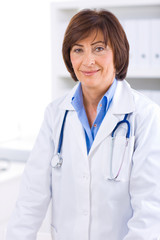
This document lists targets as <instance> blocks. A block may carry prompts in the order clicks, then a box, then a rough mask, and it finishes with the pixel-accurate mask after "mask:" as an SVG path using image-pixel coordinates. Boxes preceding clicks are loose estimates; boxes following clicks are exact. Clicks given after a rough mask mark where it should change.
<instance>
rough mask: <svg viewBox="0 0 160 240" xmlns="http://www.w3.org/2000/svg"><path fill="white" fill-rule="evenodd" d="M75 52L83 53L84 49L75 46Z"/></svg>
mask: <svg viewBox="0 0 160 240" xmlns="http://www.w3.org/2000/svg"><path fill="white" fill-rule="evenodd" d="M73 52H75V53H81V52H83V50H82V48H75V49H73Z"/></svg>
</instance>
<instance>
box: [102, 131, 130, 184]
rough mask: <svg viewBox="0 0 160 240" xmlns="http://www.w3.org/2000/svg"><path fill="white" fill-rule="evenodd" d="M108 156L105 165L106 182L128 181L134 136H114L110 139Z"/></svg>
mask: <svg viewBox="0 0 160 240" xmlns="http://www.w3.org/2000/svg"><path fill="white" fill-rule="evenodd" d="M110 146H111V150H110V156H109V159H108V164H107V171H106V172H107V176H106V179H107V180H110V181H112V180H114V181H129V177H130V171H131V166H132V155H133V151H134V136H132V137H130V138H129V139H126V137H125V136H116V137H114V138H111V139H110Z"/></svg>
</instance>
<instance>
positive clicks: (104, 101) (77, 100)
mask: <svg viewBox="0 0 160 240" xmlns="http://www.w3.org/2000/svg"><path fill="white" fill-rule="evenodd" d="M116 86H117V80H116V78H115V79H114V81H113V83H112V85H111V86H110V88H109V89H108V91H107V92H106V93H105V94H104V96H103V97H102V98H101V100H100V101H99V104H98V107H97V110H99V109H100V108H102V107H103V108H104V109H106V111H107V110H108V108H109V106H110V104H111V101H112V99H113V96H114V93H115V90H116ZM71 104H72V105H73V107H74V109H75V110H76V111H77V112H78V111H80V110H81V109H82V108H83V95H82V87H81V83H80V82H79V84H78V87H77V89H76V91H75V93H74V95H73V97H72V100H71ZM101 106H102V107H101Z"/></svg>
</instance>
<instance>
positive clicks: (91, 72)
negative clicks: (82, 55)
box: [81, 69, 100, 76]
mask: <svg viewBox="0 0 160 240" xmlns="http://www.w3.org/2000/svg"><path fill="white" fill-rule="evenodd" d="M99 71H100V69H98V70H92V71H82V70H81V73H83V74H84V75H85V76H93V75H95V74H96V73H97V72H99Z"/></svg>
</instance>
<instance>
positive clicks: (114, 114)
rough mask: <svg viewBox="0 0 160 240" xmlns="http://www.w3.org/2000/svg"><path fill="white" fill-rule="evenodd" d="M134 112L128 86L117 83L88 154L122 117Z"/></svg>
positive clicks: (124, 82) (130, 91)
mask: <svg viewBox="0 0 160 240" xmlns="http://www.w3.org/2000/svg"><path fill="white" fill-rule="evenodd" d="M134 110H135V103H134V99H133V94H132V90H131V88H130V85H129V84H128V83H127V82H126V81H125V80H124V81H123V82H122V81H118V83H117V88H116V92H115V95H114V98H113V101H112V103H111V106H110V108H109V110H108V112H107V114H106V116H105V118H104V119H103V122H102V124H101V126H100V128H99V130H98V133H97V135H96V137H95V140H94V142H93V145H92V147H91V150H90V154H91V153H92V152H93V151H94V149H95V148H96V147H97V146H98V145H99V144H100V143H101V142H102V141H103V140H104V139H105V138H106V137H108V136H109V135H110V134H111V133H112V131H113V129H114V127H115V126H116V124H117V123H118V122H119V121H120V120H122V119H123V118H124V115H125V114H126V113H131V112H133V111H134Z"/></svg>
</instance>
